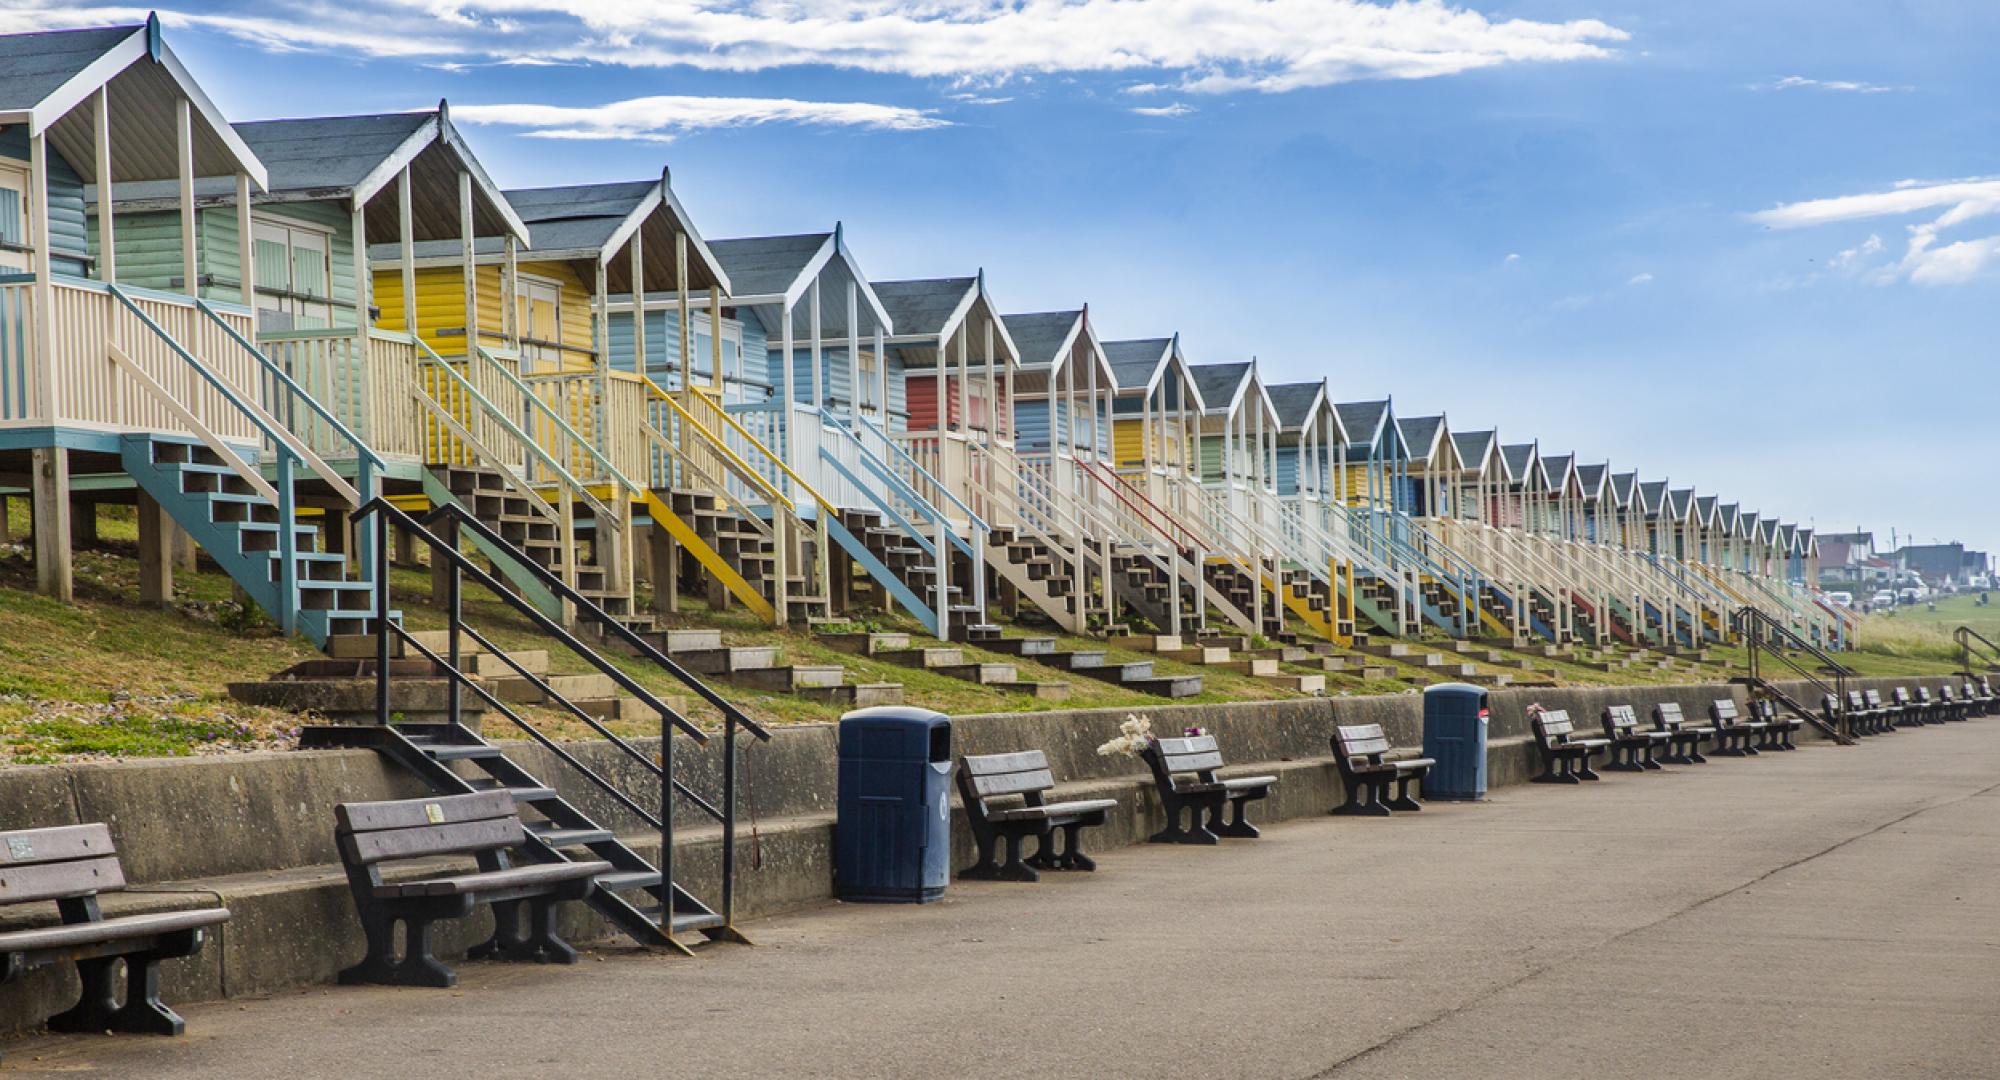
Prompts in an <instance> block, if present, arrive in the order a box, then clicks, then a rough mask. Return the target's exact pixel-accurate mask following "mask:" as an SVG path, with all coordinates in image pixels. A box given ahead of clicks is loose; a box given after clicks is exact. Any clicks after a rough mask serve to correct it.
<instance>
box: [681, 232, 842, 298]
mask: <svg viewBox="0 0 2000 1080" xmlns="http://www.w3.org/2000/svg"><path fill="white" fill-rule="evenodd" d="M832 242H833V234H832V233H830V232H817V233H797V234H794V235H791V236H740V237H735V238H732V239H729V240H716V241H714V242H712V243H710V244H709V245H708V248H709V250H710V251H713V252H714V253H715V258H716V261H717V262H719V263H721V264H722V272H723V273H725V274H728V275H729V283H730V284H731V285H732V286H734V291H735V293H736V294H737V295H739V296H782V295H784V294H786V293H788V292H789V291H790V290H791V288H792V286H793V285H795V284H797V283H798V281H799V279H800V278H802V277H804V276H805V275H806V273H807V272H808V271H809V270H810V269H812V267H813V265H814V263H815V262H816V261H817V260H818V257H819V255H820V252H821V251H822V250H823V249H825V248H826V247H827V246H828V245H829V244H831V243H832Z"/></svg>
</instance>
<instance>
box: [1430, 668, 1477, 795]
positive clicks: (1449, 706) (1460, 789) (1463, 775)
mask: <svg viewBox="0 0 2000 1080" xmlns="http://www.w3.org/2000/svg"><path fill="white" fill-rule="evenodd" d="M1486 724H1487V714H1486V691H1485V690H1484V689H1482V688H1480V687H1477V686H1470V685H1468V684H1466V683H1439V684H1438V685H1436V686H1432V687H1429V688H1427V689H1425V690H1424V756H1425V757H1427V758H1430V759H1432V760H1433V761H1435V762H1437V764H1435V765H1433V766H1431V771H1430V772H1429V774H1427V775H1426V776H1425V777H1424V798H1426V799H1461V800H1467V801H1473V802H1476V801H1478V800H1480V799H1483V798H1485V797H1486Z"/></svg>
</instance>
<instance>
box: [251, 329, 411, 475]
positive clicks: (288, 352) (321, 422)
mask: <svg viewBox="0 0 2000 1080" xmlns="http://www.w3.org/2000/svg"><path fill="white" fill-rule="evenodd" d="M358 344H359V339H358V338H357V337H356V336H355V332H354V330H353V329H352V328H351V327H348V328H334V329H323V330H273V331H265V332H263V333H260V334H258V335H257V346H258V348H259V349H261V350H262V351H263V353H264V355H266V356H268V357H270V358H271V360H272V361H273V362H274V363H275V364H276V365H277V366H278V368H279V370H281V371H283V372H284V373H285V375H287V376H289V377H290V378H291V380H292V381H293V382H295V383H297V384H298V386H299V388H300V389H302V390H304V391H305V392H306V393H307V394H310V395H311V396H312V398H313V400H315V401H317V402H319V403H320V404H321V405H322V406H324V407H325V409H326V411H328V412H330V413H332V414H333V416H334V417H337V418H338V419H339V420H340V422H341V423H342V424H344V425H346V427H347V428H348V429H349V430H351V431H352V432H353V433H354V434H355V435H357V436H359V437H360V438H361V439H362V440H363V441H365V442H366V443H367V444H368V446H369V448H370V449H372V450H374V451H375V452H376V453H377V454H381V455H384V456H385V457H397V458H404V459H418V458H421V457H422V456H423V452H424V428H423V423H422V411H421V409H420V408H419V406H418V404H417V400H416V398H415V396H414V391H415V387H416V385H417V348H416V346H415V345H414V344H412V343H411V341H410V339H409V337H408V335H405V334H400V333H396V332H394V331H388V330H371V331H370V332H369V334H368V350H367V355H366V356H359V355H357V353H359V351H360V350H359V349H358V348H357V345H358ZM264 383H265V387H264V390H265V393H266V394H267V395H274V394H276V393H277V391H278V387H277V379H276V377H275V376H273V375H271V374H270V373H266V374H265V378H264ZM281 418H282V419H284V420H285V422H286V423H287V424H288V425H289V426H290V427H291V429H292V431H293V433H294V434H296V435H298V437H299V438H300V439H301V440H303V441H304V442H305V443H306V445H308V446H310V447H312V448H313V450H314V452H316V453H319V454H321V455H324V456H325V457H327V458H328V459H329V460H335V461H338V460H341V459H343V458H348V457H352V456H353V454H354V449H353V446H352V445H351V444H350V443H349V442H348V441H347V440H346V439H344V438H343V437H342V436H341V434H340V432H338V431H337V430H335V429H334V426H333V425H332V424H331V423H330V422H328V421H327V420H326V419H325V418H323V417H320V416H317V415H314V414H312V413H309V412H305V411H300V410H294V411H292V412H291V413H289V414H287V415H284V416H282V417H281Z"/></svg>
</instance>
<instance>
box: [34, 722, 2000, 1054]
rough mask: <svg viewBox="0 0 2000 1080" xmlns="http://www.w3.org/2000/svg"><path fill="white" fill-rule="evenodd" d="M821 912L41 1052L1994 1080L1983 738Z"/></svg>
mask: <svg viewBox="0 0 2000 1080" xmlns="http://www.w3.org/2000/svg"><path fill="white" fill-rule="evenodd" d="M948 895H949V899H948V900H947V901H946V902H944V903H940V904H935V905H930V906H928V907H923V908H909V907H866V906H843V905H827V906H823V907H820V908H817V909H814V910H811V911H806V912H801V913H795V914H791V915H786V916H781V917H778V918H774V919H770V920H765V921H761V922H757V923H753V924H751V925H750V926H749V927H748V928H747V929H748V930H749V932H750V933H751V934H752V935H753V936H754V937H755V938H756V939H757V940H758V941H759V942H760V946H759V947H758V948H755V949H743V948H732V947H723V948H714V949H710V950H708V951H707V952H705V953H704V955H702V956H701V957H700V958H698V959H695V960H676V959H668V958H660V957H652V956H643V955H636V954H633V953H631V952H625V951H618V950H608V951H601V952H596V953H593V954H591V955H590V956H589V957H588V958H586V959H585V961H584V962H583V963H581V964H580V965H578V966H577V967H574V968H508V967H497V966H494V965H483V964H470V965H466V966H465V967H464V968H462V969H461V970H462V975H463V978H462V982H461V986H460V988H459V990H457V991H421V990H390V989H345V988H332V987H328V988H314V989H310V990H307V991H304V992H289V993H286V994H283V995H281V996H278V997H274V998H271V999H268V1000H262V1001H250V1002H220V1003H215V1004H207V1005H192V1006H188V1007H187V1008H186V1009H185V1010H184V1014H185V1015H186V1016H187V1019H188V1023H189V1031H190V1034H189V1035H188V1036H187V1037H186V1038H183V1039H179V1040H160V1039H145V1038H117V1039H112V1038H104V1037H92V1038H68V1037H65V1038H38V1039H31V1040H26V1041H23V1042H19V1043H15V1044H13V1045H11V1046H9V1047H8V1048H7V1056H6V1062H5V1066H4V1071H20V1072H24V1073H32V1072H36V1071H47V1072H63V1073H76V1072H80V1071H82V1072H88V1071H91V1070H99V1071H102V1072H103V1073H104V1074H105V1075H112V1076H122V1077H135V1078H136V1077H162V1078H164V1077H203V1078H213V1080H224V1078H236V1077H242V1078H253V1077H254V1078H260V1080H261V1078H269V1077H287V1078H292V1080H305V1078H316V1077H339V1078H343V1080H360V1078H367V1077H390V1076H399V1077H400V1076H434V1077H457V1076H480V1077H561V1076H583V1075H605V1076H611V1075H643V1076H653V1077H725V1076H772V1077H805V1076H869V1077H875V1076H881V1077H1022V1076H1052V1077H1069V1076H1075V1077H1091V1078H1096V1080H1102V1078H1105V1077H1119V1076H1135V1077H1137V1076H1145V1077H1159V1076H1168V1077H1181V1076H1186V1077H1208V1076H1216V1077H1224V1076H1227V1077H1285V1078H1293V1077H1297V1078H1304V1077H1315V1076H1334V1077H1402V1076H1412V1077H1414V1076H1426V1077H1428V1076H1468V1077H1537V1078H1540V1077H1572V1076H1573V1077H1607V1076H1634V1077H1655V1076H1687V1077H1733V1076H1741V1077H1758V1078H1770V1077H1815V1078H1818V1077H1870V1078H1879V1077H1927V1078H1932V1077H1992V1076H1996V1075H2000V720H1983V721H1982V720H1975V721H1973V722H1971V723H1968V724H1959V725H1953V726H1951V727H1947V728H1929V729H1924V730H1922V731H1915V732H1906V733H1899V734H1896V735H1892V736H1887V737H1883V738H1877V739H1872V740H1869V741H1867V742H1865V743H1864V744H1863V745H1861V746H1859V747H1855V748H1851V749H1842V748H1835V747H1831V746H1828V745H1825V744H1815V745H1812V746H1810V747H1808V748H1807V749H1804V750H1802V751H1800V752H1798V753H1793V754H1780V755H1765V756H1763V757H1761V758H1756V759H1750V760H1730V759H1718V760H1716V761H1715V763H1714V764H1711V765H1707V766H1698V767H1682V768H1670V769H1669V770H1668V771H1667V772H1664V773H1649V774H1644V775H1638V776H1627V775H1623V774H1608V775H1607V779H1606V780H1605V781H1604V782H1603V783H1601V784H1598V785H1594V786H1585V787H1581V788H1569V787H1543V786H1515V787H1509V788H1505V789H1502V790H1500V791H1498V792H1497V793H1496V794H1495V796H1494V798H1493V799H1492V800H1491V801H1490V802H1488V803H1485V804H1481V805H1475V806H1468V805H1451V804H1433V806H1432V808H1430V809H1427V810H1426V811H1425V812H1423V813H1421V814H1416V815H1407V816H1398V817H1397V818H1394V819H1389V820H1374V819H1367V820H1357V819H1333V818H1328V819H1319V820H1308V821H1302V822H1296V823H1291V824H1283V825H1278V826H1275V827H1272V828H1270V829H1268V830H1267V831H1266V834H1265V838H1264V839H1263V840H1260V841H1255V842H1249V843H1234V844H1228V845H1225V846H1223V847H1221V848H1219V849H1190V848H1167V847H1139V848H1132V849H1125V850H1120V851H1113V852H1110V853H1108V854H1106V855H1104V856H1102V857H1101V869H1100V871H1099V872H1098V873H1097V874H1095V875H1086V876H1077V877H1066V876H1061V875H1049V876H1047V877H1046V878H1045V880H1044V882H1043V884H1041V885H1038V886H1026V885H999V884H963V883H954V885H953V886H952V889H951V891H950V893H949V894H948Z"/></svg>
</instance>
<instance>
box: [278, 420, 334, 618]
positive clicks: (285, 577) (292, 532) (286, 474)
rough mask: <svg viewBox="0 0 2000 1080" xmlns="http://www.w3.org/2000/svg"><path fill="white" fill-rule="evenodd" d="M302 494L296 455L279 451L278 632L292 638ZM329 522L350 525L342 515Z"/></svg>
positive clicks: (329, 516)
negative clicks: (294, 462)
mask: <svg viewBox="0 0 2000 1080" xmlns="http://www.w3.org/2000/svg"><path fill="white" fill-rule="evenodd" d="M297 513H298V490H297V487H296V486H295V485H294V484H293V477H292V455H291V452H290V451H288V450H286V449H285V448H283V447H282V446H281V447H279V449H278V628H279V629H280V630H283V631H284V632H285V636H287V637H290V636H291V635H292V633H293V631H295V630H297V629H298V626H299V534H298V528H297V526H298V518H297V517H296V515H297ZM328 520H329V521H330V522H331V523H332V524H333V525H334V527H336V528H342V529H344V528H346V527H347V523H346V522H345V521H342V520H341V519H340V517H339V516H338V515H334V514H329V515H328Z"/></svg>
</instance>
